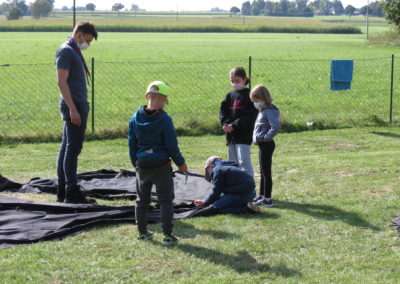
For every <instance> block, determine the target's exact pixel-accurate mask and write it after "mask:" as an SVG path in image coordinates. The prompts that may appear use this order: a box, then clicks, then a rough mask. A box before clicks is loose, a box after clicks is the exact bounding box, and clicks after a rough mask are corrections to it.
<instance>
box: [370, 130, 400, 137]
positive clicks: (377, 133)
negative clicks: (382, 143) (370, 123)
mask: <svg viewBox="0 0 400 284" xmlns="http://www.w3.org/2000/svg"><path fill="white" fill-rule="evenodd" d="M371 133H372V134H375V135H380V136H385V137H391V138H400V134H396V133H391V132H379V131H372V132H371Z"/></svg>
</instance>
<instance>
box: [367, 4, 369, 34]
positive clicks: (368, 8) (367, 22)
mask: <svg viewBox="0 0 400 284" xmlns="http://www.w3.org/2000/svg"><path fill="white" fill-rule="evenodd" d="M368 14H369V0H367V40H368Z"/></svg>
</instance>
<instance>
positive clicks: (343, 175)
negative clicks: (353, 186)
mask: <svg viewBox="0 0 400 284" xmlns="http://www.w3.org/2000/svg"><path fill="white" fill-rule="evenodd" d="M335 176H337V177H352V176H354V173H352V172H336V173H335Z"/></svg>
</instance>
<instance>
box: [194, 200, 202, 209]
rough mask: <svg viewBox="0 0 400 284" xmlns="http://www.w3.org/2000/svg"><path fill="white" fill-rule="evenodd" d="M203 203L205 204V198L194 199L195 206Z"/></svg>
mask: <svg viewBox="0 0 400 284" xmlns="http://www.w3.org/2000/svg"><path fill="white" fill-rule="evenodd" d="M203 205H204V201H203V200H200V199H197V200H195V201H194V206H196V207H201V206H203Z"/></svg>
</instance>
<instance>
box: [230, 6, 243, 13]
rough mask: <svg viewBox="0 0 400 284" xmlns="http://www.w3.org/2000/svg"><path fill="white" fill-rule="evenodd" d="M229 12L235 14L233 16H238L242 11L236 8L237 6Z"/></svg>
mask: <svg viewBox="0 0 400 284" xmlns="http://www.w3.org/2000/svg"><path fill="white" fill-rule="evenodd" d="M229 12H231V13H233V14H237V13H239V12H240V9H239V8H238V7H236V6H233V7H232V8H231V9H230V10H229Z"/></svg>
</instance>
